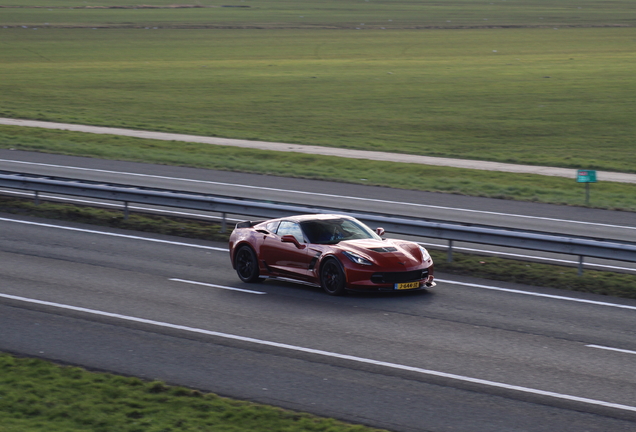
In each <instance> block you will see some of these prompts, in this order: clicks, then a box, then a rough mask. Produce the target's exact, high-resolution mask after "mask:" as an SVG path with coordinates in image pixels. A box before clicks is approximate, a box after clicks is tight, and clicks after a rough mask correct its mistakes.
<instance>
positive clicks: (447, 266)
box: [0, 197, 636, 298]
mask: <svg viewBox="0 0 636 432" xmlns="http://www.w3.org/2000/svg"><path fill="white" fill-rule="evenodd" d="M0 212H5V213H12V214H21V215H29V216H38V217H45V218H50V219H62V220H71V221H74V222H81V223H89V224H96V225H102V226H110V227H114V228H124V229H132V230H137V231H146V232H156V233H161V234H168V235H176V236H181V237H188V238H198V239H205V240H212V241H227V240H228V238H229V232H228V233H221V232H220V226H219V225H218V224H214V223H207V222H200V221H197V220H193V219H185V218H172V217H161V216H152V215H145V214H135V213H133V214H131V215H130V217H129V219H128V220H125V219H124V218H123V213H122V212H121V211H113V210H104V209H97V208H93V207H88V206H76V205H70V204H56V203H48V202H43V203H41V204H40V205H35V204H34V203H33V202H32V201H29V200H26V199H16V198H6V197H0ZM430 252H431V256H432V257H433V260H434V262H435V269H436V271H438V272H442V273H449V274H456V275H465V276H471V277H476V278H483V279H490V280H499V281H504V282H515V283H520V284H526V285H534V286H542V287H550V288H558V289H565V290H570V291H581V292H589V293H595V294H601V295H609V296H615V297H624V298H636V275H630V274H622V273H614V272H605V271H595V270H585V272H584V276H583V277H581V276H578V269H575V268H572V267H566V266H556V265H547V264H539V263H533V262H524V261H516V260H510V259H503V258H496V257H484V256H476V255H468V254H462V253H454V254H453V262H452V263H448V262H446V253H445V252H441V251H435V250H431V251H430Z"/></svg>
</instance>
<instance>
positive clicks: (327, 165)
mask: <svg viewBox="0 0 636 432" xmlns="http://www.w3.org/2000/svg"><path fill="white" fill-rule="evenodd" d="M0 148H5V149H9V148H14V149H19V150H28V151H39V152H50V153H58V154H66V155H74V156H88V157H97V158H103V159H114V160H127V161H136V162H144V163H155V164H165V165H179V166H190V167H197V168H207V169H216V170H229V171H240V172H251V173H259V174H270V175H278V176H287V177H302V178H310V179H319V180H335V181H341V182H348V183H358V184H366V185H378V186H387V187H393V188H402V189H412V190H423V191H432V192H443V193H452V194H462V195H473V196H481V197H489V198H500V199H514V200H522V201H532V202H541V203H551V204H565V205H578V206H583V205H585V187H584V185H582V184H578V183H576V181H575V171H574V170H573V171H572V179H567V178H560V177H547V176H540V175H521V174H511V173H503V172H495V171H480V170H469V169H456V168H447V167H438V166H424V165H417V164H401V163H390V162H379V161H367V160H355V161H353V160H351V159H343V158H338V157H329V156H314V155H303V154H298V153H283V152H270V151H260V150H251V149H241V148H237V147H223V146H214V145H206V144H193V143H181V142H170V141H157V140H146V139H140V138H129V137H119V136H111V135H95V134H85V133H77V132H67V131H55V130H46V129H37V128H20V127H15V126H0ZM589 206H591V207H596V208H604V209H612V210H618V209H620V210H629V211H636V185H634V184H623V183H610V182H599V183H596V184H593V185H592V186H591V193H590V203H589Z"/></svg>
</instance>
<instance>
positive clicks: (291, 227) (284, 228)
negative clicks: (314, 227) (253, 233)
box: [276, 221, 305, 243]
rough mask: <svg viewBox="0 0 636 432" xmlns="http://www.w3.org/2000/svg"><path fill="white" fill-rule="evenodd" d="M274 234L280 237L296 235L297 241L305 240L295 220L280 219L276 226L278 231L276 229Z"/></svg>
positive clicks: (302, 241)
mask: <svg viewBox="0 0 636 432" xmlns="http://www.w3.org/2000/svg"><path fill="white" fill-rule="evenodd" d="M276 234H278V235H279V236H281V237H282V236H285V235H293V236H294V237H296V240H298V242H299V243H304V242H305V237H304V236H303V231H302V230H301V229H300V225H298V224H297V223H295V222H290V221H282V222H281V223H280V225H279V226H278V231H276Z"/></svg>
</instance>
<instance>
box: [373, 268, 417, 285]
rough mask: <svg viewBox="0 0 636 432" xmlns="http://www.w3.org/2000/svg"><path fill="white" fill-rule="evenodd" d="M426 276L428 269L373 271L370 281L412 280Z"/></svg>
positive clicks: (398, 281) (392, 281)
mask: <svg viewBox="0 0 636 432" xmlns="http://www.w3.org/2000/svg"><path fill="white" fill-rule="evenodd" d="M427 277H428V269H422V270H413V271H408V272H384V273H374V274H373V276H371V282H373V283H377V284H380V283H402V282H412V281H418V280H421V279H426V278H427Z"/></svg>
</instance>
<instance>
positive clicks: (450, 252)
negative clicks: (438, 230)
mask: <svg viewBox="0 0 636 432" xmlns="http://www.w3.org/2000/svg"><path fill="white" fill-rule="evenodd" d="M446 261H447V262H449V263H452V262H453V241H452V240H449V241H448V255H447V256H446Z"/></svg>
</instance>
